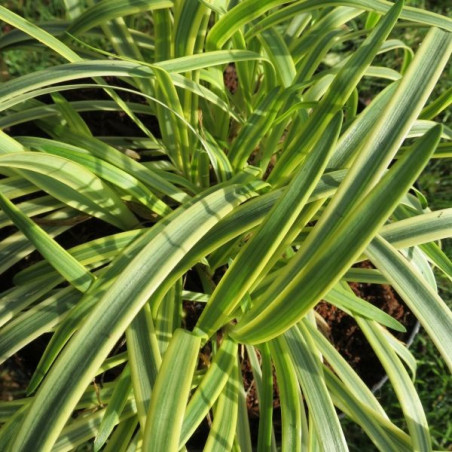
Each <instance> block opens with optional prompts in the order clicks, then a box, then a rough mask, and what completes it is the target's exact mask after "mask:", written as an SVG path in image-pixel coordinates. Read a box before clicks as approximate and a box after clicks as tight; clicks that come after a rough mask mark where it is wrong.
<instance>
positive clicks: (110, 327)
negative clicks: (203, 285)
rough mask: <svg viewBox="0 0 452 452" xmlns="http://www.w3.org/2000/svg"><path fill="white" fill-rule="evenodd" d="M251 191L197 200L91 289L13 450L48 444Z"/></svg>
mask: <svg viewBox="0 0 452 452" xmlns="http://www.w3.org/2000/svg"><path fill="white" fill-rule="evenodd" d="M252 194H253V191H252V188H251V187H236V186H232V187H228V188H225V189H219V190H217V191H215V192H213V193H212V194H211V195H209V196H207V197H205V198H201V200H200V201H198V202H197V203H195V204H194V205H192V206H191V207H190V208H188V209H187V210H185V211H184V212H183V215H180V216H178V217H176V219H175V220H174V221H173V222H171V223H169V224H168V225H167V226H166V227H164V228H163V230H162V232H161V233H160V234H157V235H156V236H155V237H154V239H153V240H150V242H149V243H147V245H146V246H145V247H144V248H143V249H142V250H141V251H140V252H139V253H138V254H137V255H136V256H135V257H134V259H133V260H132V261H131V262H130V263H129V264H128V265H127V270H124V271H122V273H121V274H120V275H119V277H118V278H117V279H116V281H115V282H114V283H113V285H111V287H110V288H109V289H108V290H107V291H106V292H96V295H97V300H96V301H97V303H96V307H95V308H94V309H93V310H92V311H91V313H90V314H89V316H88V318H87V319H86V320H85V321H84V322H83V324H82V326H81V327H80V329H79V331H78V332H77V334H75V335H74V337H73V338H72V339H71V340H70V342H69V343H68V344H67V346H66V347H65V349H64V351H63V352H62V354H61V355H60V356H59V357H58V360H57V362H56V363H55V364H54V366H53V367H52V369H51V370H50V372H49V374H48V375H47V377H46V378H45V380H44V382H43V383H42V385H41V387H40V388H39V390H38V392H37V394H36V397H35V398H34V402H33V404H32V405H31V407H30V410H29V411H28V413H27V416H26V418H25V420H24V422H23V424H22V428H21V431H20V433H19V435H17V437H16V441H15V445H14V447H15V448H16V449H19V450H20V449H21V448H27V447H28V445H30V444H33V447H34V448H35V447H41V448H44V449H45V448H47V447H51V444H53V443H54V442H55V440H56V438H57V437H58V435H59V432H60V431H61V429H62V428H63V426H64V424H65V423H66V421H67V419H68V418H69V416H70V413H71V412H72V409H73V408H74V406H75V404H76V403H77V400H78V399H79V398H80V396H81V394H82V393H83V392H84V390H85V387H86V386H87V385H88V384H89V382H90V381H91V379H92V377H93V375H94V374H95V373H96V370H97V369H98V367H99V366H100V365H101V364H102V362H103V361H104V359H105V358H106V357H107V355H108V353H109V351H110V350H111V348H112V347H113V346H114V344H115V343H116V341H117V340H118V339H119V338H120V337H121V335H122V333H123V332H124V330H125V329H126V327H127V326H128V325H129V324H130V322H131V321H132V320H133V318H134V317H135V316H136V314H137V313H138V312H139V310H140V309H141V308H142V306H143V305H144V304H145V302H146V301H147V300H148V298H149V297H150V296H151V295H152V293H153V292H154V291H155V290H156V289H157V287H158V286H159V285H160V284H161V282H162V281H163V280H164V279H165V278H166V277H167V276H168V274H169V273H170V272H171V270H172V269H173V268H174V266H175V265H176V264H177V263H178V262H179V261H180V260H181V259H182V257H183V256H184V255H186V254H187V253H188V252H189V251H190V249H191V248H192V247H193V246H194V244H195V243H196V242H197V241H198V240H199V239H200V238H201V237H202V236H203V235H205V233H206V232H207V231H208V230H209V229H210V228H212V227H213V225H214V224H215V223H217V222H218V221H219V219H220V218H221V217H222V216H224V215H226V214H227V213H228V212H230V211H231V210H233V208H234V207H235V206H236V205H238V204H239V203H240V202H241V201H244V200H245V199H247V198H249V197H250V196H252ZM152 229H154V228H152ZM152 233H153V232H152ZM144 240H145V238H144ZM150 256H152V259H150ZM121 265H122V264H121ZM88 294H89V293H88ZM182 337H185V335H182ZM193 337H194V336H193ZM106 338H107V340H106ZM193 341H194V339H193ZM193 341H190V342H191V343H193ZM195 342H196V343H197V342H198V339H196V341H195ZM74 381H75V382H77V384H73V383H74ZM177 444H178V438H177V442H176V446H177Z"/></svg>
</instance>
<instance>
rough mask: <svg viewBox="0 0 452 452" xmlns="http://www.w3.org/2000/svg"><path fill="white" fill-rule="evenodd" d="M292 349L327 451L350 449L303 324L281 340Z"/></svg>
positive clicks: (321, 441)
mask: <svg viewBox="0 0 452 452" xmlns="http://www.w3.org/2000/svg"><path fill="white" fill-rule="evenodd" d="M277 341H278V342H280V343H282V344H283V345H281V346H282V347H283V348H286V349H287V350H288V351H289V354H290V357H291V360H292V363H293V365H294V367H295V371H296V373H297V376H298V381H299V383H300V385H301V388H302V391H303V395H304V397H305V399H306V403H307V405H308V408H309V413H310V415H311V416H312V418H313V421H314V425H315V432H316V433H317V438H318V440H319V442H320V444H321V446H322V448H323V450H325V451H331V452H333V451H341V450H343V451H347V450H348V448H347V444H346V442H345V438H344V434H343V432H342V429H341V425H340V423H339V418H338V417H337V414H336V411H335V409H334V406H333V403H332V401H331V398H330V395H329V393H328V390H327V388H326V384H325V380H324V377H323V372H322V368H321V363H320V360H319V357H318V355H316V353H315V347H314V346H313V344H312V342H311V340H310V339H309V335H308V334H306V331H305V329H304V328H303V326H302V325H300V327H299V328H298V327H293V328H291V329H290V330H288V331H286V333H284V335H283V336H280V337H279V338H278V339H277Z"/></svg>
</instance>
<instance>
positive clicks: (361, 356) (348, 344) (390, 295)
mask: <svg viewBox="0 0 452 452" xmlns="http://www.w3.org/2000/svg"><path fill="white" fill-rule="evenodd" d="M360 266H361V267H362V268H373V267H372V265H371V264H370V263H369V262H363V263H362V264H361V265H360ZM350 286H351V288H352V289H353V291H354V292H355V294H356V295H357V296H359V297H361V298H363V299H364V300H366V301H368V302H369V303H371V304H373V305H374V306H377V307H378V308H380V309H381V310H383V311H384V312H386V313H388V314H389V315H391V316H392V317H393V318H395V319H396V320H398V321H399V322H400V323H401V324H402V325H404V326H405V328H406V329H407V333H398V332H396V331H392V333H393V334H394V335H395V336H396V337H397V338H398V339H400V340H401V341H404V342H406V341H408V340H409V338H410V334H411V332H412V331H413V328H414V327H415V325H416V323H417V320H416V317H415V316H414V315H413V314H412V312H411V311H410V310H409V309H408V308H407V307H406V305H405V303H404V302H403V301H402V300H401V299H400V297H399V296H398V295H397V293H396V292H395V291H394V290H393V289H392V288H391V287H390V286H388V285H384V284H381V285H380V284H362V283H350ZM315 309H316V311H317V312H318V313H319V314H320V315H321V316H322V317H323V318H324V319H325V320H326V322H327V324H328V326H329V331H328V332H327V334H326V335H327V336H328V338H329V339H330V341H331V342H332V343H333V344H334V346H335V347H336V349H337V350H339V351H340V352H341V355H342V356H343V357H344V358H345V359H346V360H347V361H348V362H349V364H350V365H351V366H352V367H353V368H354V369H355V371H356V372H357V373H358V374H359V375H360V377H361V378H362V379H363V380H364V381H365V382H366V383H367V385H368V386H369V387H372V386H374V385H376V384H377V383H378V382H379V381H380V380H381V379H382V378H383V377H384V375H385V371H384V369H383V367H382V366H381V364H380V361H379V360H378V358H377V356H376V355H375V353H374V351H373V350H372V347H371V346H370V345H369V343H368V342H367V340H366V338H365V337H364V335H363V333H362V332H361V330H360V329H359V327H358V325H357V324H356V322H355V321H354V320H353V318H352V317H350V316H348V315H347V314H345V313H344V312H343V311H341V310H340V309H338V308H336V307H335V306H333V305H331V304H329V303H327V302H325V301H322V302H321V303H319V304H318V305H317V306H316V308H315Z"/></svg>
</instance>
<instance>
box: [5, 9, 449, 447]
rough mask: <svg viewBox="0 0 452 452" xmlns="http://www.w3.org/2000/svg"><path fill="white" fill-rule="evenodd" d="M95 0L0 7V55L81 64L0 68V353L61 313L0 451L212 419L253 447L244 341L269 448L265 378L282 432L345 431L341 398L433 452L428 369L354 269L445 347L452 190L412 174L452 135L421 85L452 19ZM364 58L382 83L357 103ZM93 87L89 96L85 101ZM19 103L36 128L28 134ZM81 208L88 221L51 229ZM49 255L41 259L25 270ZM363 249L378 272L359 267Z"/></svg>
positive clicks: (14, 407) (164, 435) (443, 48)
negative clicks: (20, 51)
mask: <svg viewBox="0 0 452 452" xmlns="http://www.w3.org/2000/svg"><path fill="white" fill-rule="evenodd" d="M87 3H88V4H87V5H85V4H82V3H79V2H77V1H72V0H67V1H66V2H65V4H66V6H67V20H66V21H62V22H56V23H48V24H42V25H41V26H40V27H38V26H36V25H34V24H31V23H30V22H28V21H26V20H24V19H23V18H21V17H19V16H18V15H16V14H14V13H12V12H11V11H9V10H8V9H6V8H4V7H1V6H0V20H3V21H4V22H6V23H8V24H10V25H11V26H12V27H14V28H15V29H16V30H14V31H11V32H10V33H8V34H6V35H4V36H3V37H2V38H1V39H0V48H1V49H2V50H3V51H7V50H11V49H17V48H24V47H25V48H30V47H31V48H32V49H33V50H38V49H39V50H41V51H45V49H47V50H48V49H50V50H51V51H53V52H54V53H56V54H57V55H58V56H59V57H60V58H63V59H64V60H65V61H67V62H66V63H64V64H60V65H55V66H52V67H50V68H48V69H44V70H41V71H38V72H35V73H31V74H27V75H24V76H21V77H17V78H14V79H11V80H10V81H8V82H5V83H3V84H2V85H0V110H1V112H2V113H1V116H0V127H1V128H2V129H3V130H4V131H1V132H0V174H2V175H3V176H4V177H3V178H2V179H0V207H1V209H2V212H1V214H0V215H1V216H0V220H1V225H2V226H3V227H5V228H6V229H5V232H4V234H3V236H2V237H3V239H2V241H1V242H0V246H1V250H2V253H1V256H0V269H1V271H2V272H6V271H8V272H9V274H11V273H13V278H12V281H13V282H12V285H11V287H10V288H8V289H7V290H6V291H5V292H3V293H2V294H1V305H0V321H1V324H2V325H3V326H2V329H1V336H0V355H1V357H2V360H5V359H7V358H9V357H11V356H12V355H14V354H15V353H16V352H17V351H19V350H20V349H21V348H23V347H24V346H25V345H27V344H29V343H31V342H33V341H34V340H35V339H37V338H38V337H39V336H41V335H42V334H44V333H48V332H51V333H53V335H52V338H51V340H50V342H49V344H48V346H47V348H46V350H45V352H44V353H43V355H42V357H41V360H40V362H39V364H38V367H37V369H36V371H35V373H34V375H33V377H32V379H31V382H30V385H29V387H28V395H27V397H24V398H22V399H19V400H15V401H13V402H9V403H8V402H7V403H2V404H0V408H1V410H0V415H1V421H2V422H3V423H4V425H3V427H2V428H1V430H0V450H12V451H15V452H16V451H29V450H43V451H47V450H72V449H76V448H77V447H79V446H81V445H83V444H85V443H91V442H92V441H93V439H94V449H95V450H100V449H101V448H104V450H107V451H110V450H111V451H117V450H128V448H130V450H146V451H173V450H179V449H181V448H182V449H183V448H184V447H185V445H186V443H187V441H189V439H190V437H191V436H192V435H193V434H194V432H195V431H196V430H197V429H198V427H199V425H200V424H201V423H202V422H203V420H204V419H205V418H206V417H208V418H209V422H210V423H209V426H210V430H209V435H208V437H207V440H206V443H205V446H204V448H205V450H213V449H216V450H243V451H247V450H252V444H251V433H250V429H249V422H248V417H247V412H246V406H245V394H244V387H243V381H242V376H241V373H240V370H239V358H240V357H241V356H242V355H243V353H244V350H246V354H247V356H248V358H249V362H250V366H251V369H252V372H253V375H254V379H255V381H256V386H257V394H258V400H259V412H260V419H259V428H258V439H257V447H258V450H272V449H273V450H274V448H275V447H276V440H275V434H274V431H273V419H272V416H273V387H274V382H273V380H274V378H275V376H276V381H277V386H278V391H279V398H280V404H281V426H282V432H281V439H280V443H281V448H282V450H286V451H295V450H332V451H333V450H334V451H341V450H347V442H346V438H345V437H344V434H343V432H342V429H341V425H340V422H339V417H338V413H337V411H336V408H338V409H339V410H340V411H341V412H343V413H344V414H345V415H346V416H348V417H349V418H351V419H352V420H353V421H354V422H356V423H357V424H359V425H360V426H361V427H362V429H363V430H364V431H365V432H366V434H367V435H368V436H369V438H370V439H371V440H372V442H373V443H374V444H375V445H376V447H377V448H379V449H380V450H383V451H388V450H394V451H404V450H406V451H410V450H431V440H430V436H429V428H428V425H427V421H426V417H425V413H424V411H423V408H422V405H421V403H420V400H419V396H418V394H417V393H416V390H415V387H414V384H413V377H414V374H415V370H416V363H415V361H414V359H413V357H412V356H411V354H410V353H409V351H408V350H407V349H406V348H405V346H404V345H403V344H402V343H401V342H399V341H397V340H396V339H395V338H394V336H393V335H392V334H391V332H390V331H389V330H388V329H387V328H389V329H393V330H398V331H400V330H403V326H402V325H400V323H399V322H397V321H396V320H395V319H393V318H391V317H390V316H389V315H387V314H385V313H384V312H382V311H380V310H379V309H377V308H376V307H374V306H372V305H370V304H369V303H367V302H366V301H364V300H362V299H360V298H359V297H357V296H356V295H354V294H353V292H352V291H351V289H350V287H349V285H348V284H347V282H348V281H360V282H374V283H390V284H391V285H392V286H393V287H394V288H395V289H396V290H397V292H398V293H399V294H400V296H401V297H402V298H403V299H404V301H405V303H406V304H407V305H408V307H409V308H410V309H411V310H412V311H413V313H414V314H415V315H416V317H417V318H418V319H419V321H420V323H421V324H422V326H423V327H424V328H425V330H426V331H427V333H428V334H429V335H430V337H431V338H432V340H433V341H434V343H435V345H436V347H437V348H438V350H439V352H440V353H441V354H442V355H443V357H444V360H445V362H446V363H447V365H448V366H449V368H451V367H452V356H451V353H452V352H451V351H452V339H451V335H450V331H452V314H451V312H450V310H449V309H448V308H447V306H446V305H445V303H444V302H443V300H442V299H441V298H440V297H439V295H438V294H437V290H436V283H435V279H434V277H433V272H432V269H431V264H434V265H435V266H437V267H438V268H439V269H440V270H441V271H443V272H444V273H445V274H446V275H448V276H449V277H450V275H451V270H450V269H451V264H450V261H449V259H448V258H447V256H446V255H445V254H444V253H443V252H442V250H441V248H440V246H439V244H438V241H439V240H441V239H443V238H445V237H447V236H448V234H450V230H451V221H452V209H443V210H439V211H434V212H432V211H430V210H429V208H428V205H427V204H426V201H425V199H423V197H422V196H421V195H420V194H419V193H418V192H417V191H416V190H415V189H413V187H412V186H413V183H414V182H415V180H416V179H417V177H418V176H419V174H420V173H421V171H422V170H423V168H424V167H425V166H426V165H427V163H428V162H429V161H430V160H431V159H433V158H443V157H446V156H448V155H450V143H449V142H448V140H450V138H451V136H452V132H451V131H450V130H449V129H448V128H447V127H444V126H442V125H440V124H436V123H435V121H434V120H433V119H434V118H435V117H436V115H437V114H438V113H439V112H441V111H442V110H444V109H445V108H446V107H447V106H448V105H449V104H450V91H448V92H446V93H443V94H442V95H441V96H439V97H438V98H436V99H431V101H430V102H429V103H428V104H427V101H428V99H429V97H430V95H431V93H432V91H433V89H434V87H435V84H436V82H437V80H438V79H439V77H440V75H441V73H442V71H443V69H444V67H445V65H446V63H447V61H448V59H449V57H450V53H451V51H452V36H451V34H450V31H451V30H452V21H451V20H450V19H447V18H445V17H442V16H440V15H437V14H434V13H429V12H426V11H422V10H419V9H415V8H409V7H404V5H403V2H401V1H399V2H397V3H396V4H394V5H391V4H389V3H387V2H383V1H372V2H371V1H367V0H352V1H347V2H340V1H331V2H317V1H305V0H304V1H292V2H281V1H275V0H244V1H225V0H224V1H221V0H218V1H185V2H184V1H175V2H173V1H169V0H150V1H142V0H127V1H125V0H114V1H113V0H103V1H100V2H91V1H88V2H87ZM406 22H409V23H408V24H406ZM396 24H398V25H403V24H405V25H406V26H412V27H414V26H427V27H430V30H429V32H428V33H427V35H426V37H425V39H424V41H423V42H422V46H421V47H420V49H419V50H418V51H417V52H416V53H414V52H413V51H412V49H410V48H409V47H408V46H406V44H404V43H403V42H402V41H400V40H398V39H391V37H390V34H391V31H392V29H393V28H394V26H395V25H396ZM356 42H359V46H357V47H356V46H355V45H353V46H352V50H350V47H349V46H348V44H349V43H353V44H355V43H356ZM100 48H102V50H100ZM384 52H399V53H400V52H401V53H403V59H402V61H401V66H400V67H399V68H395V69H394V68H385V67H378V66H377V67H376V66H372V61H373V60H374V58H375V56H376V55H377V54H381V53H384ZM231 63H234V71H235V73H236V74H237V78H238V84H237V86H229V87H227V86H225V83H224V79H223V72H224V70H225V68H226V67H227V66H228V65H230V64H231ZM363 78H366V79H367V78H376V79H377V80H379V81H381V80H383V81H385V87H384V89H382V90H381V92H380V93H379V94H378V95H377V96H376V97H375V98H374V99H371V100H369V99H368V102H366V105H365V108H362V106H361V104H360V94H359V93H360V82H361V80H362V79H363ZM82 89H83V90H84V93H85V92H92V93H93V97H92V98H89V99H88V100H70V99H69V96H70V93H71V91H73V90H75V91H79V90H82ZM99 90H101V91H102V93H104V94H105V98H104V99H101V100H99V96H96V95H95V93H97V94H98V93H99ZM43 96H44V97H43ZM45 96H47V98H46V97H45ZM49 96H50V97H49ZM46 99H47V100H46ZM138 99H139V100H138ZM44 101H46V102H44ZM88 111H116V112H120V114H121V115H122V117H127V118H129V119H130V120H131V121H133V123H134V125H135V130H136V136H122V135H120V134H118V136H112V135H109V136H99V135H98V134H96V130H94V129H93V127H91V128H90V127H89V126H88V124H87V123H86V122H85V120H84V119H83V118H84V113H85V112H88ZM147 116H151V117H154V118H155V122H156V124H158V127H157V128H156V129H157V130H154V129H153V128H152V127H150V126H149V124H150V123H149V121H147V120H145V119H144V118H145V117H147ZM26 123H33V124H34V127H35V129H34V130H38V131H39V133H32V134H30V133H29V134H27V136H24V135H23V134H21V133H20V132H18V131H19V130H20V128H21V126H22V125H23V126H25V124H26ZM13 126H14V127H13ZM36 128H37V129H36ZM27 130H29V129H27ZM32 130H33V129H32ZM92 218H95V219H97V220H100V222H102V224H105V225H106V226H105V228H101V227H99V224H100V223H99V221H98V222H97V223H94V221H93V220H92ZM83 222H86V223H87V224H88V225H89V224H96V225H97V226H95V227H96V228H99V230H98V231H96V232H97V238H95V239H93V240H84V238H83V236H82V237H80V239H79V242H80V243H78V244H74V243H72V244H71V245H69V247H65V246H63V245H62V244H60V243H59V242H58V241H57V240H56V237H58V236H59V235H61V234H63V233H65V232H67V231H70V230H71V229H72V228H75V227H76V225H78V224H81V223H83ZM90 222H91V223H90ZM12 225H14V226H15V227H16V228H17V229H13V228H11V226H12ZM107 225H108V227H107ZM35 250H37V251H38V252H39V253H40V255H41V256H42V257H43V260H40V261H38V262H31V263H30V264H29V265H28V266H25V267H24V266H20V262H21V261H23V260H25V261H26V259H27V256H29V255H30V254H31V253H32V252H33V251H35ZM365 258H367V259H370V260H371V261H372V263H373V264H374V266H375V267H376V269H375V270H372V269H357V268H354V267H353V266H354V264H355V263H358V262H360V261H362V260H363V259H365ZM19 267H20V268H19ZM195 279H196V281H197V284H198V285H197V286H196V287H195V286H194V283H193V280H195ZM322 299H324V300H327V301H328V302H329V303H331V304H333V305H335V306H336V307H338V308H339V309H341V310H343V311H344V312H346V313H347V314H348V315H350V316H353V317H354V319H355V320H356V322H357V323H358V325H359V326H360V328H361V330H362V331H363V333H364V334H365V336H366V338H367V340H368V341H369V343H370V344H371V346H372V348H373V349H374V351H375V353H376V355H377V356H378V358H379V360H380V361H381V363H382V365H383V367H384V369H385V371H386V372H387V374H388V376H389V380H390V382H391V384H392V386H393V388H394V391H395V394H396V395H397V397H398V399H399V401H400V404H401V408H402V411H403V415H404V420H405V422H406V426H407V431H404V430H402V429H401V428H400V426H398V425H396V424H394V423H393V422H391V420H390V419H389V418H388V416H387V415H386V413H385V411H384V408H383V407H382V406H381V405H380V403H379V402H378V400H377V399H376V398H375V396H374V395H373V394H372V392H371V391H370V390H369V389H368V388H367V386H366V385H365V384H364V383H363V381H362V380H361V379H360V377H359V376H358V375H357V374H356V373H355V372H354V370H353V369H352V368H351V367H350V366H349V364H347V363H346V361H345V360H344V359H343V358H342V357H341V356H340V354H339V353H338V352H337V351H336V350H335V349H334V347H333V346H332V345H331V344H330V343H329V342H328V340H327V339H326V338H325V337H324V336H323V335H322V333H321V330H319V329H318V326H317V323H318V319H317V318H316V314H315V311H314V310H313V308H314V307H315V306H316V304H317V303H318V302H319V301H320V300H322ZM195 303H196V306H198V304H199V303H203V304H204V305H205V306H204V307H203V309H202V312H201V313H200V315H198V317H197V318H195V319H194V322H195V325H194V327H189V326H188V325H189V324H188V322H187V319H185V318H184V317H183V314H184V309H183V306H190V304H195ZM191 311H195V310H194V309H192V310H191ZM192 320H193V319H192ZM124 338H125V342H126V350H125V351H121V350H120V351H119V352H118V346H117V344H118V343H121V342H122V341H123V340H124ZM200 356H202V357H203V364H201V363H200V362H199V361H200V360H199V357H200ZM273 369H274V370H273ZM108 370H116V372H114V373H113V375H114V378H113V380H112V381H109V382H107V383H105V384H104V385H103V387H101V388H99V387H98V386H97V385H93V384H92V382H93V379H94V378H95V377H96V376H100V375H104V374H105V372H107V371H108ZM410 373H411V375H410ZM75 414H76V415H77V416H75Z"/></svg>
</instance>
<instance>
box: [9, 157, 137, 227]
mask: <svg viewBox="0 0 452 452" xmlns="http://www.w3.org/2000/svg"><path fill="white" fill-rule="evenodd" d="M0 167H6V168H19V169H24V170H27V171H28V172H33V173H37V177H34V178H33V179H31V180H32V182H33V183H35V184H36V185H38V186H40V187H41V188H43V189H45V190H46V191H47V192H48V193H49V194H51V195H52V196H54V197H55V198H57V199H59V200H60V201H62V202H64V203H65V204H68V205H70V206H71V207H74V208H76V209H77V210H81V211H82V212H85V213H88V214H89V215H93V216H95V217H98V218H100V219H102V220H105V221H107V222H109V223H111V224H113V225H115V226H117V227H119V228H121V229H129V228H133V227H135V226H136V224H137V223H138V220H137V219H136V218H135V217H134V215H133V214H132V213H131V212H130V211H129V210H128V209H127V207H126V206H125V205H124V204H123V202H122V201H121V199H120V198H119V197H118V195H117V194H116V193H115V192H114V191H113V190H112V189H111V188H110V187H109V186H108V185H106V184H105V183H104V182H102V180H101V179H99V178H98V177H97V176H96V175H94V174H93V173H92V172H91V171H88V170H87V169H86V168H85V167H83V166H81V165H79V164H77V163H74V162H71V161H70V160H67V159H65V158H62V157H58V156H55V155H46V154H42V153H37V152H14V153H12V154H3V155H0Z"/></svg>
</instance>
